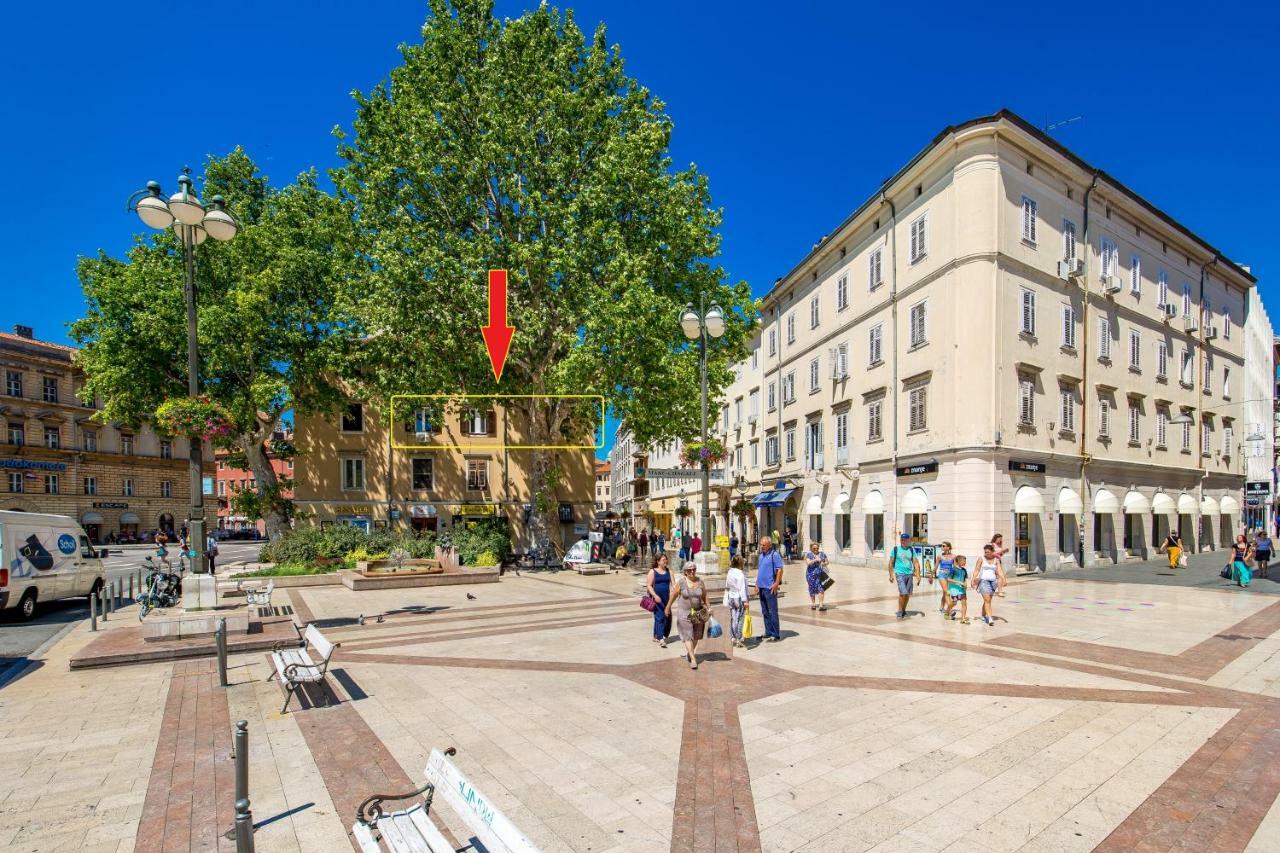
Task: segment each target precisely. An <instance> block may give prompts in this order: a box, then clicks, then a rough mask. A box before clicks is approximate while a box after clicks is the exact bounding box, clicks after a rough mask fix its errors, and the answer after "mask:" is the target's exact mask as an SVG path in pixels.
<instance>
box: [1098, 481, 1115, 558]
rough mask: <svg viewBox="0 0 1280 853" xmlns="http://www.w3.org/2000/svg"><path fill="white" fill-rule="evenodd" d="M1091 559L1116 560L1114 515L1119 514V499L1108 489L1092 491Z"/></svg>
mask: <svg viewBox="0 0 1280 853" xmlns="http://www.w3.org/2000/svg"><path fill="white" fill-rule="evenodd" d="M1092 511H1093V559H1094V561H1095V562H1108V561H1109V562H1112V563H1115V562H1118V561H1119V549H1118V547H1117V543H1116V516H1117V515H1119V514H1120V499H1119V498H1117V497H1116V496H1115V494H1113V493H1112V492H1111V491H1109V490H1108V489H1098V490H1097V491H1096V492H1094V493H1093V506H1092Z"/></svg>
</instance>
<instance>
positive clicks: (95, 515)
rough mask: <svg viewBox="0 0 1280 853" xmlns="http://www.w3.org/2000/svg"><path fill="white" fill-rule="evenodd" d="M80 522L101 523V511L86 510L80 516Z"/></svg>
mask: <svg viewBox="0 0 1280 853" xmlns="http://www.w3.org/2000/svg"><path fill="white" fill-rule="evenodd" d="M80 523H81V524H101V523H102V513H100V512H86V513H85V514H84V515H82V516H80Z"/></svg>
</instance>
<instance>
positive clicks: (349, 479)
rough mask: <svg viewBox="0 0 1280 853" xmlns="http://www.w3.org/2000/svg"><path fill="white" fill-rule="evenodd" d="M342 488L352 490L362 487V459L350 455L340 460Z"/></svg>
mask: <svg viewBox="0 0 1280 853" xmlns="http://www.w3.org/2000/svg"><path fill="white" fill-rule="evenodd" d="M342 488H343V489H345V490H348V491H354V490H358V489H363V488H364V460H363V459H361V458H359V457H356V456H351V457H348V458H346V459H343V460H342Z"/></svg>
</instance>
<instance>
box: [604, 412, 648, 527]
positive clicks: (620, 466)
mask: <svg viewBox="0 0 1280 853" xmlns="http://www.w3.org/2000/svg"><path fill="white" fill-rule="evenodd" d="M637 465H639V466H640V467H641V468H642V469H643V465H644V449H643V448H642V447H640V445H638V444H637V443H636V442H635V439H634V437H633V436H632V435H631V430H629V429H627V425H626V424H625V423H619V424H618V428H617V431H616V432H615V433H614V437H613V447H611V448H610V449H609V510H610V511H611V512H613V513H616V514H617V516H618V518H619V519H620V520H621V522H622V523H623V525H624V526H626V527H628V528H630V527H635V526H637V521H639V522H641V523H643V520H644V513H645V512H646V511H647V492H646V491H645V488H644V485H645V484H644V482H643V481H642V480H637V479H636V476H635V474H636V467H637Z"/></svg>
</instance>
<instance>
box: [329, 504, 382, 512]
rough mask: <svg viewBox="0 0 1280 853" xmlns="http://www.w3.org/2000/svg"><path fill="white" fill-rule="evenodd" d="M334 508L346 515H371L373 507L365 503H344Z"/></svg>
mask: <svg viewBox="0 0 1280 853" xmlns="http://www.w3.org/2000/svg"><path fill="white" fill-rule="evenodd" d="M336 509H337V511H338V512H340V513H346V514H347V515H373V507H371V506H367V505H366V504H345V505H339V506H338V507H337V508H336Z"/></svg>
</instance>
